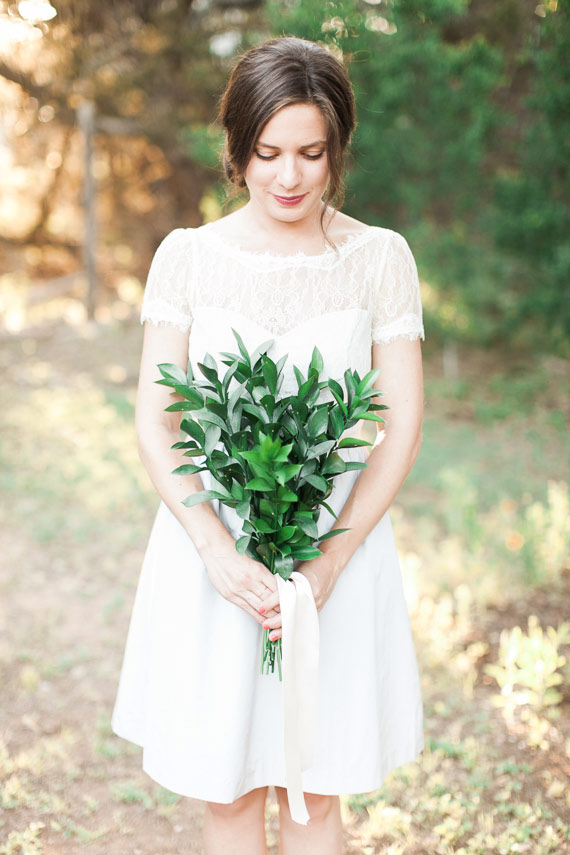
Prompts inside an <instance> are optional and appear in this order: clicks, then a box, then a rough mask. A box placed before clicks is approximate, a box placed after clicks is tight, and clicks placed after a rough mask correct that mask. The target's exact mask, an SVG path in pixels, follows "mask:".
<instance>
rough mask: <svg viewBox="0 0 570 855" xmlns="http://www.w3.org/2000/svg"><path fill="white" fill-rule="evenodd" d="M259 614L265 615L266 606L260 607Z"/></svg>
mask: <svg viewBox="0 0 570 855" xmlns="http://www.w3.org/2000/svg"><path fill="white" fill-rule="evenodd" d="M259 614H260V615H264V614H265V606H260V607H259Z"/></svg>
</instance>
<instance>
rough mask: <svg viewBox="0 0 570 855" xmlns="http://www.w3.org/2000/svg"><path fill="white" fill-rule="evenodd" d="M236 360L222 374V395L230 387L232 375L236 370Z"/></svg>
mask: <svg viewBox="0 0 570 855" xmlns="http://www.w3.org/2000/svg"><path fill="white" fill-rule="evenodd" d="M237 367H238V366H237V362H234V363H232V365H230V367H229V368H228V370H227V371H226V373H225V374H224V379H223V380H222V389H223V391H224V395H227V394H228V389H229V388H230V382H231V379H232V377H233V376H234V374H235V373H236V371H237Z"/></svg>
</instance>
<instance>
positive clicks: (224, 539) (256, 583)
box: [135, 323, 277, 623]
mask: <svg viewBox="0 0 570 855" xmlns="http://www.w3.org/2000/svg"><path fill="white" fill-rule="evenodd" d="M161 362H170V363H174V364H175V365H179V366H180V367H181V368H183V370H186V365H187V362H188V333H187V332H186V333H183V332H180V331H179V330H178V329H176V328H175V327H173V326H171V325H167V326H156V325H154V324H151V323H146V324H145V328H144V340H143V349H142V357H141V366H140V374H139V384H138V390H137V402H136V416H135V423H136V431H137V440H138V447H139V454H140V457H141V460H142V462H143V465H144V467H145V469H146V471H147V472H148V474H149V476H150V479H151V481H152V483H153V484H154V487H155V488H156V491H157V492H158V494H159V496H160V497H161V499H162V500H163V502H164V503H165V504H166V505H167V507H168V508H169V509H170V510H171V511H172V513H173V514H174V516H175V517H176V518H177V519H178V520H179V522H180V523H181V524H182V526H183V527H184V529H185V530H186V532H187V533H188V535H189V537H190V539H191V540H192V543H193V544H194V546H195V547H196V549H197V550H198V552H199V553H200V557H201V558H202V560H203V562H204V564H205V565H206V570H207V573H208V576H209V578H210V581H211V582H212V584H213V585H214V587H215V588H216V590H217V591H218V592H219V593H220V594H221V595H222V596H223V597H225V598H226V599H227V600H229V601H230V602H233V603H235V605H237V606H239V607H240V608H241V609H243V610H244V611H245V612H247V614H249V615H251V616H252V617H254V618H255V620H256V621H257V622H258V623H263V621H264V618H263V617H262V616H261V614H260V613H259V607H260V606H261V603H262V601H261V596H262V595H264V594H265V593H267V592H268V589H269V590H270V591H272V592H273V591H275V590H276V588H277V582H276V580H275V577H274V576H273V574H272V573H271V572H270V571H269V570H268V569H267V568H266V567H264V566H263V565H262V564H261V563H259V562H257V561H254V560H253V559H251V558H249V557H247V556H242V555H238V553H237V552H236V549H235V541H234V539H233V537H232V536H231V534H230V533H229V532H228V530H227V529H226V528H225V526H224V525H223V523H222V522H221V520H220V519H219V517H218V516H217V514H216V513H215V512H214V509H213V508H212V506H211V505H210V503H209V502H204V503H202V504H200V505H196V506H195V507H193V508H187V507H186V506H185V505H183V504H182V501H183V499H185V498H186V496H188V495H190V494H191V493H194V492H199V491H201V490H202V489H203V485H202V481H201V479H200V477H199V475H189V476H188V475H185V476H182V475H173V474H172V470H173V469H176V467H178V466H180V465H181V464H182V463H184V457H183V455H182V453H181V452H180V451H178V450H174V451H173V450H171V446H172V445H173V444H174V443H175V442H178V441H179V440H180V432H179V427H180V418H181V416H180V413H165V412H164V409H165V407H167V406H168V405H169V404H172V403H173V401H175V400H181V399H180V398H178V397H177V396H174V395H173V394H172V393H171V390H170V389H169V388H168V387H166V386H161V385H158V384H157V383H156V382H155V381H156V380H158V379H160V374H159V372H158V369H157V367H156V366H157V364H158V363H161ZM189 572H190V568H189Z"/></svg>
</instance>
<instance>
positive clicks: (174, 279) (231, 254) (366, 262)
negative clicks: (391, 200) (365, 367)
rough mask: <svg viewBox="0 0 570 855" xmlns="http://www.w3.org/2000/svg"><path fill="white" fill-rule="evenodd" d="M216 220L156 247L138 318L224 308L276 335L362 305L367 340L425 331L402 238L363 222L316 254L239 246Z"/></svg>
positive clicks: (184, 321)
mask: <svg viewBox="0 0 570 855" xmlns="http://www.w3.org/2000/svg"><path fill="white" fill-rule="evenodd" d="M212 226H213V224H211V223H210V224H207V225H204V226H200V227H198V228H195V229H191V228H188V229H182V228H179V229H174V230H173V231H172V232H170V234H168V235H167V236H166V237H165V238H164V240H163V241H162V243H161V244H160V246H159V247H158V249H157V250H156V253H155V255H154V258H153V261H152V264H151V268H150V271H149V274H148V280H147V286H146V291H145V296H144V302H143V308H142V316H141V320H142V321H145V320H148V321H151V322H152V323H155V324H160V323H170V324H173V325H174V326H176V327H178V328H179V329H181V330H188V329H190V327H191V326H192V322H193V320H194V317H195V315H196V312H197V310H200V309H203V308H211V309H218V310H219V309H225V310H229V311H231V312H234V313H237V314H239V315H242V316H243V317H244V318H247V319H248V320H250V321H253V322H254V323H257V324H259V325H260V326H262V327H263V328H264V329H265V330H267V331H268V332H270V333H271V334H272V335H275V336H280V335H283V334H285V333H287V332H290V331H291V330H292V329H294V328H295V327H296V326H298V325H299V324H301V323H304V322H306V321H307V320H309V319H311V318H316V317H318V316H320V315H324V314H327V313H329V312H342V311H343V310H346V309H361V310H363V311H365V312H366V313H367V314H368V315H369V318H370V329H371V342H373V343H376V342H389V341H392V340H393V339H395V338H398V337H404V338H409V339H414V338H418V337H421V338H423V337H424V330H423V324H422V308H421V302H420V289H419V282H418V273H417V269H416V264H415V261H414V257H413V255H412V253H411V251H410V248H409V246H408V244H407V242H406V240H405V238H404V237H403V236H402V235H400V234H398V233H397V232H394V231H392V230H391V229H385V228H380V227H377V226H367V227H366V228H364V229H363V230H361V231H360V232H357V233H355V234H353V235H352V236H351V237H349V238H348V239H347V240H345V241H344V243H342V244H340V245H339V246H338V247H337V250H334V249H333V248H331V247H328V248H327V249H326V250H325V252H323V253H321V254H320V255H305V254H304V253H296V254H294V255H275V254H272V253H255V252H249V251H244V250H242V249H240V248H239V246H237V245H236V244H234V243H232V242H231V241H228V240H225V239H222V238H221V237H220V236H219V234H218V233H217V231H216V230H215V229H214V228H212Z"/></svg>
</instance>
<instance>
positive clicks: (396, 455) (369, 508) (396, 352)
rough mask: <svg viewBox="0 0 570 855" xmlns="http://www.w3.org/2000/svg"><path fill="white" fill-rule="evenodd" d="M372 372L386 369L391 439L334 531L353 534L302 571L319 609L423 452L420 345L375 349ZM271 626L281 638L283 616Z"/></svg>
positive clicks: (383, 381) (328, 546)
mask: <svg viewBox="0 0 570 855" xmlns="http://www.w3.org/2000/svg"><path fill="white" fill-rule="evenodd" d="M372 366H373V368H379V369H380V376H379V378H378V381H377V384H376V385H377V387H378V388H379V389H381V390H382V392H383V398H382V399H381V401H382V402H383V403H385V404H387V405H388V406H389V408H390V409H388V410H385V411H383V412H382V415H383V416H384V418H385V419H386V424H385V426H384V427H385V435H384V438H383V440H382V442H379V443H378V444H376V445H375V446H374V448H373V449H372V450H371V452H370V454H369V456H368V459H367V463H368V466H367V467H366V469H363V470H362V471H361V472H360V474H359V477H358V478H357V480H356V482H355V485H354V487H353V489H352V491H351V492H350V494H349V496H348V499H347V500H346V502H345V504H344V506H343V508H342V511H341V513H340V514H339V518H338V521H337V522H335V525H334V526H333V528H349V529H350V531H347V532H344V533H343V534H341V535H339V536H338V537H333V538H331V539H330V540H326V541H324V543H323V544H322V546H321V549H322V552H323V555H322V556H319V557H318V558H314V559H312V560H311V561H307V562H306V563H305V564H304V565H303V567H302V569H301V572H302V573H303V574H304V575H305V576H306V577H307V579H308V580H309V582H310V584H311V587H312V589H313V594H314V596H315V602H316V604H317V609H321V608H322V607H323V606H324V604H325V603H326V601H327V600H328V598H329V597H330V595H331V593H332V591H333V589H334V586H335V584H336V582H337V580H338V578H339V576H340V574H341V573H342V571H343V569H344V568H345V567H346V565H347V563H348V561H349V560H350V558H351V557H352V555H353V554H354V553H355V552H356V550H357V548H358V547H359V546H360V544H361V543H362V541H363V540H364V539H365V537H366V536H367V535H368V534H369V533H370V532H371V530H372V529H373V528H374V526H375V525H376V524H377V523H378V522H379V520H380V519H381V518H382V516H383V515H384V514H385V512H386V511H387V510H388V508H389V507H390V505H391V503H392V501H393V500H394V498H395V496H396V494H397V493H398V490H399V489H400V487H401V486H402V484H403V483H404V481H405V479H406V476H407V475H408V473H409V472H410V470H411V468H412V466H413V465H414V462H415V459H416V457H417V455H418V452H419V450H420V445H421V426H422V416H423V399H424V395H423V377H422V360H421V349H420V342H419V340H418V341H408V340H407V339H396V340H395V341H393V342H391V343H390V344H375V345H374V346H373V348H372ZM277 602H278V600H276V597H275V595H273V594H269V593H268V594H267V595H266V596H265V598H264V605H265V606H266V607H267V608H268V609H273V608H275V606H276V604H277ZM268 623H269V626H270V627H271V628H272V629H273V628H274V629H275V630H276V632H277V636H276V637H279V635H280V626H281V624H280V616H279V615H278V616H276V617H274V618H272V619H271V620H269V621H268ZM272 637H273V634H272Z"/></svg>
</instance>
